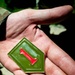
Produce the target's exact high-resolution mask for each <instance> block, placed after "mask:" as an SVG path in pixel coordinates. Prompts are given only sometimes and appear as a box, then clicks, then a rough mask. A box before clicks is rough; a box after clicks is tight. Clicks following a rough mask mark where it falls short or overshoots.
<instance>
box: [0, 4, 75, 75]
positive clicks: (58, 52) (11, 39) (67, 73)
mask: <svg viewBox="0 0 75 75" xmlns="http://www.w3.org/2000/svg"><path fill="white" fill-rule="evenodd" d="M71 11H72V7H71V6H69V5H65V6H60V7H56V8H53V9H44V10H33V9H26V10H22V11H19V12H16V13H12V14H11V15H9V17H8V19H7V24H6V40H4V41H1V42H0V62H1V63H2V64H3V65H4V66H5V67H6V68H7V69H8V70H9V71H11V72H12V73H13V74H14V75H75V62H74V60H73V59H72V58H71V57H70V56H69V55H68V54H66V53H65V52H64V51H63V50H62V49H61V48H59V47H58V46H57V45H56V44H55V43H54V42H53V41H52V40H51V39H50V38H48V37H47V36H46V35H45V33H44V32H43V31H42V30H40V29H39V28H38V27H37V26H38V24H41V25H43V24H50V23H55V22H59V21H61V20H62V19H64V18H65V16H66V15H67V14H69V13H70V12H71ZM23 37H26V38H27V39H29V40H30V41H31V42H32V43H33V44H34V45H36V46H37V47H38V48H39V49H41V50H42V51H43V52H44V54H45V56H46V58H45V74H25V73H24V72H23V71H22V70H21V69H20V68H19V67H18V66H17V65H16V64H15V62H13V61H12V60H11V59H10V58H9V57H8V55H7V53H8V52H9V51H10V50H11V49H12V48H13V47H14V46H15V45H16V44H17V43H18V42H19V41H20V40H21V39H22V38H23Z"/></svg>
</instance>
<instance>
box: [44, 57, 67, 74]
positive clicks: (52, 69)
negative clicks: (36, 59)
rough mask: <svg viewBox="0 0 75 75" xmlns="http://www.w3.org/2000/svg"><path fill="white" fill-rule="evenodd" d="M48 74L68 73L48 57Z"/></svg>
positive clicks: (46, 63) (46, 65)
mask: <svg viewBox="0 0 75 75" xmlns="http://www.w3.org/2000/svg"><path fill="white" fill-rule="evenodd" d="M45 67H46V68H45V71H46V75H66V74H65V73H64V72H63V71H62V70H61V69H60V68H59V67H57V66H56V65H55V64H53V63H52V62H51V61H50V60H49V59H48V58H46V61H45Z"/></svg>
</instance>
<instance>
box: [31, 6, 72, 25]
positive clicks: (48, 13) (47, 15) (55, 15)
mask: <svg viewBox="0 0 75 75" xmlns="http://www.w3.org/2000/svg"><path fill="white" fill-rule="evenodd" d="M72 10H73V8H72V6H70V5H64V6H59V7H55V8H52V9H41V10H33V14H32V15H31V16H30V20H31V21H32V22H35V23H38V24H50V23H55V22H60V21H62V20H63V19H65V17H66V16H68V15H69V14H70V13H71V12H72Z"/></svg>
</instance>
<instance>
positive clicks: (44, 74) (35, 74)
mask: <svg viewBox="0 0 75 75" xmlns="http://www.w3.org/2000/svg"><path fill="white" fill-rule="evenodd" d="M30 75H45V74H38V73H37V74H30Z"/></svg>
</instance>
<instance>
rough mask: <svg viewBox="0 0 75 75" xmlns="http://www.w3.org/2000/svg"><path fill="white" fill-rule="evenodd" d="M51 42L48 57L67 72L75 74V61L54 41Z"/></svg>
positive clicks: (69, 74) (70, 74)
mask: <svg viewBox="0 0 75 75" xmlns="http://www.w3.org/2000/svg"><path fill="white" fill-rule="evenodd" d="M50 42H51V43H50V48H49V50H48V52H47V56H48V58H49V59H50V60H51V61H52V62H53V63H54V64H56V65H57V66H58V67H60V68H61V69H62V70H63V71H64V72H65V73H66V74H68V75H75V61H74V60H73V59H72V58H71V57H70V56H69V55H68V54H66V53H65V52H64V51H63V50H61V49H60V48H59V47H58V46H57V45H55V44H54V43H53V42H52V41H50Z"/></svg>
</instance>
